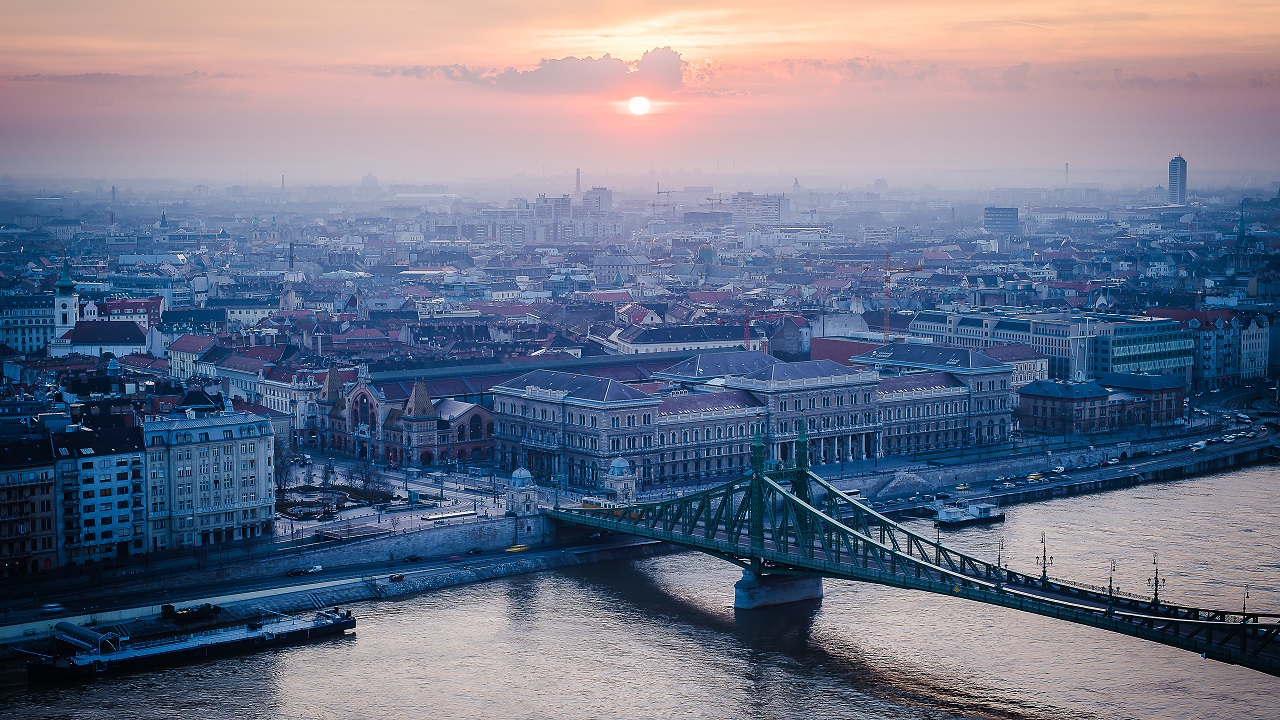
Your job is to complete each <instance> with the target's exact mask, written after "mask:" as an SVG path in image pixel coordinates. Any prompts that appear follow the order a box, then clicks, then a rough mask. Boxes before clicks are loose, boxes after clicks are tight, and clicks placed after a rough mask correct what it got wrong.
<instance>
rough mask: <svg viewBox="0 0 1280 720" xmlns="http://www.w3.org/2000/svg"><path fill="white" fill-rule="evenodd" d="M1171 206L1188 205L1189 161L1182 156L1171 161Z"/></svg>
mask: <svg viewBox="0 0 1280 720" xmlns="http://www.w3.org/2000/svg"><path fill="white" fill-rule="evenodd" d="M1169 204H1170V205H1186V204H1187V161H1186V160H1183V159H1182V156H1181V155H1175V156H1174V158H1173V159H1172V160H1170V161H1169Z"/></svg>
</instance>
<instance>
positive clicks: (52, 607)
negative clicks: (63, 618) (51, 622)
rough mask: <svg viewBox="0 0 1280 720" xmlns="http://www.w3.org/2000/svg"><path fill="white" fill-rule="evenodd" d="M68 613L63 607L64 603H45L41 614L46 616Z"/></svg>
mask: <svg viewBox="0 0 1280 720" xmlns="http://www.w3.org/2000/svg"><path fill="white" fill-rule="evenodd" d="M66 611H67V609H66V608H65V607H63V605H62V603H45V604H44V605H41V606H40V612H42V613H44V614H45V615H57V614H58V613H62V612H66Z"/></svg>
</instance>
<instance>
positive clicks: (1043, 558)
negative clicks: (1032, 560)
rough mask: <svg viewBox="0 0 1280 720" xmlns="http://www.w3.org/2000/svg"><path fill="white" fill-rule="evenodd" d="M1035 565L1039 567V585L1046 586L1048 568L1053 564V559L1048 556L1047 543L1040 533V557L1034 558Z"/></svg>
mask: <svg viewBox="0 0 1280 720" xmlns="http://www.w3.org/2000/svg"><path fill="white" fill-rule="evenodd" d="M1036 564H1037V565H1039V566H1040V582H1041V584H1048V582H1049V566H1050V565H1052V564H1053V558H1052V557H1050V555H1049V543H1048V542H1047V541H1046V540H1045V536H1044V533H1040V557H1038V558H1036Z"/></svg>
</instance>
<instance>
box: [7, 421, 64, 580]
mask: <svg viewBox="0 0 1280 720" xmlns="http://www.w3.org/2000/svg"><path fill="white" fill-rule="evenodd" d="M0 455H3V457H4V469H3V470H0V577H16V576H19V575H31V574H34V573H38V572H44V571H46V570H50V569H52V568H53V567H54V565H55V564H56V563H57V557H58V551H57V533H56V525H55V523H56V522H57V512H56V509H55V507H54V503H55V502H56V497H55V495H54V490H53V488H54V477H55V470H54V466H53V451H52V448H51V446H50V444H49V440H48V439H44V438H41V439H19V440H8V441H5V442H0Z"/></svg>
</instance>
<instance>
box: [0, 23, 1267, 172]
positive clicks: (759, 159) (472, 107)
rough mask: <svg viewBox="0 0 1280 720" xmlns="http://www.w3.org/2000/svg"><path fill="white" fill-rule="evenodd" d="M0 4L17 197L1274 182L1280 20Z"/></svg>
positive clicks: (6, 141) (3, 166)
mask: <svg viewBox="0 0 1280 720" xmlns="http://www.w3.org/2000/svg"><path fill="white" fill-rule="evenodd" d="M0 7H3V8H4V12H3V16H4V18H5V21H4V22H3V23H2V24H0V173H2V174H8V175H12V176H23V177H77V178H116V177H172V178H184V179H190V180H192V181H201V182H207V183H219V182H236V183H245V182H249V183H254V182H278V178H279V176H280V175H282V174H284V175H286V176H287V177H290V178H293V179H295V180H296V181H297V182H354V181H357V180H358V178H359V177H360V176H362V175H364V174H365V173H373V174H375V175H377V176H378V177H379V179H381V180H382V181H383V182H446V183H447V182H448V181H449V179H450V178H463V177H502V176H508V175H512V174H517V173H524V174H526V175H535V176H536V175H538V174H539V173H543V174H547V175H562V174H564V173H571V172H572V169H573V168H576V167H581V168H582V169H583V174H584V178H585V179H587V180H588V181H589V180H590V179H591V178H593V177H605V176H608V175H615V174H619V173H631V174H643V173H647V172H653V173H657V172H659V171H661V170H669V169H677V168H682V169H684V170H685V172H686V173H695V174H697V173H700V174H701V175H702V176H705V177H707V178H708V182H707V183H706V184H713V181H715V184H718V185H726V184H729V183H730V182H731V180H726V179H725V178H726V176H730V175H731V174H732V173H744V174H745V173H756V174H764V175H776V176H778V177H784V176H787V177H790V176H795V177H800V178H804V179H805V181H809V180H812V181H813V182H819V181H820V182H831V183H834V182H840V183H857V182H865V181H868V180H869V179H870V178H874V177H889V178H891V179H892V178H901V177H910V178H912V179H914V180H916V181H925V182H927V181H929V179H930V174H931V173H932V174H935V175H936V176H937V177H940V178H948V179H950V181H953V182H962V179H963V178H964V177H966V176H971V177H975V178H978V177H980V178H983V180H984V181H987V180H988V179H990V178H1000V177H1003V176H1008V177H1009V178H1010V179H1011V180H1023V181H1025V180H1031V181H1033V182H1034V181H1036V179H1037V178H1043V180H1042V182H1043V183H1048V182H1051V181H1052V179H1054V178H1058V177H1059V176H1060V174H1061V169H1062V167H1063V164H1064V163H1066V162H1069V163H1071V169H1072V180H1080V181H1089V180H1091V179H1094V178H1104V177H1112V176H1116V177H1118V176H1125V177H1132V178H1136V179H1138V180H1139V181H1141V180H1143V179H1145V177H1146V174H1147V173H1148V172H1149V174H1150V182H1151V184H1153V185H1154V184H1159V183H1162V182H1163V181H1164V177H1163V175H1164V172H1165V168H1167V163H1168V160H1169V158H1170V157H1172V156H1173V155H1174V154H1176V153H1181V154H1183V155H1184V156H1185V157H1186V158H1187V159H1188V163H1189V165H1190V167H1191V178H1192V179H1191V185H1192V186H1193V187H1194V186H1195V184H1196V180H1197V178H1196V174H1197V171H1200V174H1201V178H1205V177H1210V176H1212V177H1217V178H1220V179H1222V178H1235V177H1237V176H1238V177H1239V178H1240V179H1245V178H1248V179H1250V180H1252V181H1258V182H1262V183H1266V182H1271V181H1274V180H1277V179H1280V133H1278V132H1277V127H1280V120H1278V118H1280V3H1276V2H1274V0H1269V1H1262V2H1252V1H1251V2H1207V1H1203V0H1197V1H1191V0H1163V1H1162V2H1148V1H1147V0H1133V1H1131V2H1125V3H1117V2H1114V0H1113V1H1111V2H1095V1H1091V0H1072V1H1071V2H1066V1H1060V0H1051V1H1047V2H1019V1H1018V0H1012V1H1009V0H1002V1H998V0H981V1H978V2H963V1H961V2H957V1H955V0H951V1H943V0H899V1H897V2H887V1H885V0H881V1H880V2H866V1H865V0H796V1H793V2H787V3H779V2H776V1H775V2H763V1H759V0H738V1H737V2H732V3H726V2H714V1H712V2H690V1H689V0H682V1H680V2H674V1H669V0H659V1H657V2H643V3H639V2H629V3H619V2H608V1H607V0H599V1H597V2H581V1H580V0H579V1H577V2H559V1H556V0H552V1H547V0H540V1H539V2H510V1H494V0H465V1H458V2H452V3H443V2H438V1H425V2H424V1H423V0H412V1H409V0H406V1H403V2H402V1H395V0H366V1H365V2H361V3H350V2H330V1H327V0H308V1H306V2H301V1H295V0H277V1H274V2H260V1H259V2H245V1H243V0H221V1H220V2H217V3H175V2H172V1H171V0H169V1H166V2H139V1H132V0H117V1H116V2H112V3H103V2H100V0H40V1H20V0H0ZM634 95H644V96H646V97H648V98H650V100H651V101H652V110H651V111H650V112H649V113H648V114H646V115H643V116H635V115H632V114H630V113H629V112H628V111H627V109H626V108H627V100H628V99H629V98H630V97H632V96H634ZM1215 173H1216V174H1215ZM689 176H690V175H687V174H686V177H689ZM272 179H274V180H272ZM810 184H812V183H810ZM996 184H1000V183H999V182H997V183H996ZM1010 184H1011V183H1010Z"/></svg>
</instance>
